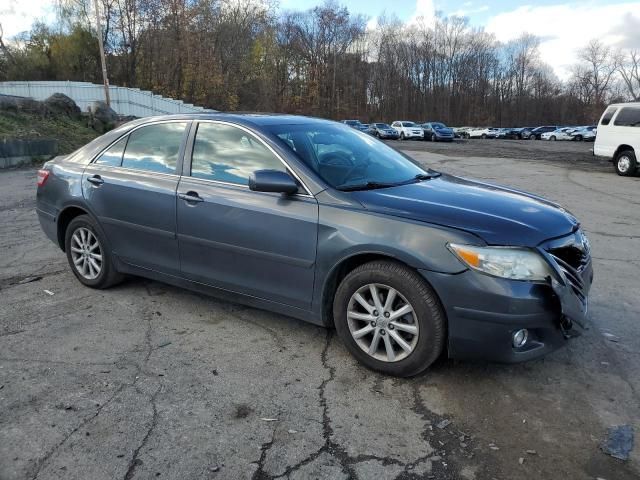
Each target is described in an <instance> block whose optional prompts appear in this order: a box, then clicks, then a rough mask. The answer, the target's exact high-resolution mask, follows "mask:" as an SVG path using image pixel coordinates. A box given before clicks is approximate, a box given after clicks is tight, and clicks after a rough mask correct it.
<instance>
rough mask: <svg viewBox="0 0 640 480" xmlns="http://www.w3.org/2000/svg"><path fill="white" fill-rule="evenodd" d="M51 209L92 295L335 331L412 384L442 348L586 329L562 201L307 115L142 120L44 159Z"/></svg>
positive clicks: (493, 345) (582, 281)
mask: <svg viewBox="0 0 640 480" xmlns="http://www.w3.org/2000/svg"><path fill="white" fill-rule="evenodd" d="M37 212H38V216H39V219H40V223H41V225H42V228H43V230H44V232H45V233H46V235H47V236H48V237H49V238H50V239H51V240H52V241H54V242H55V243H56V244H57V245H59V247H60V248H61V249H62V250H63V251H64V252H65V253H66V255H67V258H68V261H69V265H70V267H71V269H72V271H73V273H74V274H75V276H76V277H77V278H78V280H79V281H80V282H81V283H82V284H84V285H86V286H88V287H92V288H106V287H109V286H111V285H114V284H115V283H117V282H119V281H120V280H121V279H122V278H123V276H124V275H139V276H143V277H147V278H151V279H155V280H158V281H162V282H167V283H170V284H174V285H179V286H182V287H185V288H189V289H192V290H196V291H200V292H204V293H207V294H214V295H219V296H222V297H224V298H228V299H231V300H233V301H238V302H243V303H245V304H249V305H253V306H256V307H260V308H265V309H268V310H271V311H274V312H279V313H282V314H285V315H290V316H293V317H297V318H300V319H302V320H305V321H309V322H312V323H315V324H318V325H324V326H327V327H335V328H336V330H337V332H338V334H339V335H340V337H341V339H342V340H343V342H344V344H345V345H346V347H347V348H348V349H349V350H350V351H351V353H352V354H353V355H354V356H355V357H356V358H358V360H360V361H361V362H362V363H363V364H365V365H366V366H368V367H370V368H373V369H377V370H380V371H383V372H386V373H389V374H393V375H399V376H408V375H415V374H417V373H418V372H420V371H422V370H424V369H425V368H427V367H428V366H429V365H430V364H431V363H433V362H434V361H435V360H436V359H437V358H438V357H439V356H440V355H441V354H443V353H445V352H446V354H447V355H448V356H450V357H454V358H483V359H490V360H497V361H505V362H516V361H523V360H528V359H532V358H536V357H539V356H541V355H543V354H545V353H547V352H549V351H551V350H553V349H555V348H557V347H559V346H561V345H563V344H565V343H566V341H567V339H568V338H569V337H571V336H573V335H574V332H575V329H576V328H577V327H576V325H581V324H582V323H583V320H584V318H585V315H586V309H587V298H588V293H589V289H590V285H591V280H592V268H591V259H590V254H589V243H588V241H587V239H586V237H585V236H584V234H583V233H582V231H581V229H580V225H579V223H578V221H577V220H576V218H575V217H574V216H573V215H571V214H570V213H569V212H567V211H566V210H564V209H562V208H561V207H560V206H558V205H556V204H553V203H551V202H549V201H547V200H544V199H542V198H540V197H537V196H534V195H530V194H527V193H523V192H519V191H514V190H511V189H507V188H504V187H498V186H494V185H488V184H484V183H479V182H474V181H470V180H465V179H461V178H457V177H453V176H449V175H446V174H441V173H439V172H436V171H433V170H430V169H428V168H424V167H422V166H420V165H419V164H418V163H416V162H414V161H413V160H411V159H410V158H409V157H406V156H405V155H403V154H401V153H399V152H397V151H396V150H394V149H392V148H391V147H389V146H387V145H385V144H384V143H382V142H380V141H379V140H377V139H375V138H373V137H371V136H370V135H367V134H364V133H362V132H359V131H357V130H354V129H352V128H349V127H347V126H345V125H342V124H339V123H335V122H330V121H326V120H319V119H311V118H304V117H296V116H284V115H255V114H254V115H232V114H202V115H182V116H166V117H157V118H146V119H142V120H138V121H134V122H131V123H128V124H126V125H124V126H121V127H119V128H117V129H116V130H114V131H111V132H109V133H107V134H105V135H103V136H102V137H100V138H98V139H96V140H94V141H93V142H91V143H89V144H88V145H86V146H85V147H83V148H81V149H80V150H78V151H77V152H75V153H73V154H71V155H69V156H67V157H64V158H59V159H56V160H53V161H50V162H47V163H46V164H45V166H44V167H43V168H42V169H41V170H40V171H39V172H38V191H37Z"/></svg>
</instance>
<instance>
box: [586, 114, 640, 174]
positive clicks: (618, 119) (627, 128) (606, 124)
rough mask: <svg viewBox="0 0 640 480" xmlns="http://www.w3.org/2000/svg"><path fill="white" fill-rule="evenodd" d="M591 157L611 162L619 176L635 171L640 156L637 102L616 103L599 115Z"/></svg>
mask: <svg viewBox="0 0 640 480" xmlns="http://www.w3.org/2000/svg"><path fill="white" fill-rule="evenodd" d="M593 154H594V155H597V156H599V157H607V158H609V159H610V160H611V161H612V162H613V166H614V168H615V169H616V173H617V174H618V175H622V176H624V177H629V176H632V175H635V174H636V172H637V171H638V156H639V155H640V102H630V103H616V104H614V105H610V106H609V107H608V108H607V109H606V110H605V112H604V113H603V114H602V118H601V119H600V123H599V124H598V134H597V135H596V143H595V144H594V146H593Z"/></svg>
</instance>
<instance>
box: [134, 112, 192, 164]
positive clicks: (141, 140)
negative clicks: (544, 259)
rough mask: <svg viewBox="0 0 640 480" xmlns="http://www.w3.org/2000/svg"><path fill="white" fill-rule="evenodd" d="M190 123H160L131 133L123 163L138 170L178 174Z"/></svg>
mask: <svg viewBox="0 0 640 480" xmlns="http://www.w3.org/2000/svg"><path fill="white" fill-rule="evenodd" d="M186 126H187V123H186V122H172V123H158V124H155V125H148V126H146V127H142V128H138V129H137V130H134V131H133V132H131V133H130V134H129V141H128V142H127V147H126V148H125V151H124V157H123V159H122V166H123V167H126V168H132V169H135V170H146V171H150V172H158V173H175V172H176V165H177V163H178V153H179V152H180V144H181V143H182V137H183V135H184V131H185V128H186Z"/></svg>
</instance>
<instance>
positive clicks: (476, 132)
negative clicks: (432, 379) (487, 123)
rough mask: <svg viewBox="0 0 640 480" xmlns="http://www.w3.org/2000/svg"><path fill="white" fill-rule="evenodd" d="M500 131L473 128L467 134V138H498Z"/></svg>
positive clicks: (488, 128)
mask: <svg viewBox="0 0 640 480" xmlns="http://www.w3.org/2000/svg"><path fill="white" fill-rule="evenodd" d="M497 135H498V129H497V128H493V127H485V128H473V129H471V130H469V131H468V132H467V138H496V137H497Z"/></svg>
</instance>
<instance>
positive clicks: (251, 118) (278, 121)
mask: <svg viewBox="0 0 640 480" xmlns="http://www.w3.org/2000/svg"><path fill="white" fill-rule="evenodd" d="M166 120H220V121H229V122H234V123H239V124H244V125H253V126H268V125H303V124H313V123H325V124H330V123H333V124H335V123H336V122H334V121H332V120H326V119H324V118H316V117H305V116H302V115H289V114H280V113H254V112H238V113H223V112H219V113H178V114H174V115H158V116H153V117H144V118H141V119H138V120H134V121H133V122H130V124H136V125H141V124H144V123H149V122H157V121H166Z"/></svg>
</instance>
